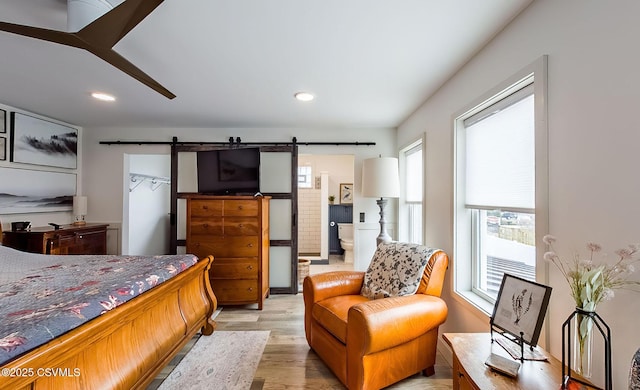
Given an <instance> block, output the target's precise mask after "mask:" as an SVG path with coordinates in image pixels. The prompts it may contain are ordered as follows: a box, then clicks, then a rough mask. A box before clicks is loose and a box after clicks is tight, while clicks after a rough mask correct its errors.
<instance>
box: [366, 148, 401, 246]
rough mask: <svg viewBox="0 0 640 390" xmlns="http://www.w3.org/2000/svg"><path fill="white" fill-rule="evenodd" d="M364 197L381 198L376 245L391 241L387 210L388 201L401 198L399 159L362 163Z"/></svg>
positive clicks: (389, 158) (391, 158)
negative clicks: (378, 232) (386, 216)
mask: <svg viewBox="0 0 640 390" xmlns="http://www.w3.org/2000/svg"><path fill="white" fill-rule="evenodd" d="M362 196H364V197H366V198H379V199H378V200H377V201H376V203H377V204H378V207H380V234H379V235H378V237H377V238H376V244H377V245H380V243H381V242H388V241H391V236H389V233H387V226H386V225H387V221H386V219H385V208H386V206H387V201H388V199H385V198H397V197H399V196H400V176H399V174H398V159H397V158H394V157H377V158H370V159H366V160H364V161H363V162H362Z"/></svg>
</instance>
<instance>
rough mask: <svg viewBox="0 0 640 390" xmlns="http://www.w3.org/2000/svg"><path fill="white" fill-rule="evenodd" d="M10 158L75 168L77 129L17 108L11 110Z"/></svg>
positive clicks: (23, 161)
mask: <svg viewBox="0 0 640 390" xmlns="http://www.w3.org/2000/svg"><path fill="white" fill-rule="evenodd" d="M10 143H11V154H10V161H11V162H16V163H24V164H33V165H44V166H49V167H58V168H70V169H76V168H77V157H78V129H75V128H73V127H69V126H65V125H62V124H59V123H55V122H51V121H48V120H44V119H40V118H36V117H34V116H30V115H26V114H22V113H19V112H12V113H11V140H10Z"/></svg>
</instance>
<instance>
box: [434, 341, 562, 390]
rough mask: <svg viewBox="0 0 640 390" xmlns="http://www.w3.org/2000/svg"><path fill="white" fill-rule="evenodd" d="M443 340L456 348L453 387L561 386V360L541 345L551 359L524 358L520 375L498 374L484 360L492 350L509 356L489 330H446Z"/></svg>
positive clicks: (476, 389)
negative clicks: (472, 331)
mask: <svg viewBox="0 0 640 390" xmlns="http://www.w3.org/2000/svg"><path fill="white" fill-rule="evenodd" d="M442 337H443V339H444V340H445V341H446V342H447V344H449V346H450V347H451V349H452V350H453V389H454V390H456V389H474V390H482V389H495V390H503V389H504V390H516V389H518V390H525V389H532V390H539V389H560V387H561V385H562V363H560V361H559V360H558V359H556V358H554V357H552V356H551V355H550V354H549V353H548V352H547V351H544V350H542V349H541V348H538V351H539V352H540V353H542V354H543V355H545V356H546V357H547V358H548V359H549V360H548V361H534V360H525V361H524V362H521V363H522V366H521V367H520V371H519V372H518V376H517V377H516V378H510V377H508V376H506V375H502V374H499V373H497V372H495V371H493V370H491V369H490V368H489V367H487V366H486V365H485V364H484V362H485V360H487V358H488V357H489V355H490V354H491V353H495V354H497V355H501V356H505V357H509V358H510V355H509V354H508V353H507V351H505V350H504V348H502V347H501V346H500V344H498V343H497V342H494V343H491V335H490V334H489V333H445V334H443V335H442Z"/></svg>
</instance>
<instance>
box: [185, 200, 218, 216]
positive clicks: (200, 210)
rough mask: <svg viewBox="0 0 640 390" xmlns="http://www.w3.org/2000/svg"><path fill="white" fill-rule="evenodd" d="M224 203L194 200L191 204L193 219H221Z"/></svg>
mask: <svg viewBox="0 0 640 390" xmlns="http://www.w3.org/2000/svg"><path fill="white" fill-rule="evenodd" d="M223 205H224V201H221V200H220V201H211V200H199V199H193V200H191V202H190V208H191V216H192V217H221V216H222V209H223Z"/></svg>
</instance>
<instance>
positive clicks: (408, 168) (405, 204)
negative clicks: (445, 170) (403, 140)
mask: <svg viewBox="0 0 640 390" xmlns="http://www.w3.org/2000/svg"><path fill="white" fill-rule="evenodd" d="M422 161H423V160H422V140H420V141H416V142H414V143H412V144H411V145H409V146H408V147H406V148H404V149H403V150H402V151H401V152H400V165H401V170H402V186H403V187H404V189H403V191H401V193H402V196H403V198H402V199H401V207H400V213H401V215H400V218H399V220H400V239H401V240H402V241H406V242H412V243H416V244H422V241H423V238H422V237H423V234H422V198H423V194H422V192H423V186H422V177H423V173H422V170H423V162H422Z"/></svg>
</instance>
